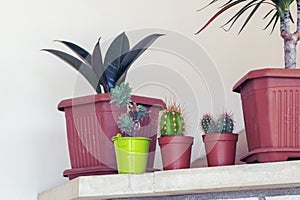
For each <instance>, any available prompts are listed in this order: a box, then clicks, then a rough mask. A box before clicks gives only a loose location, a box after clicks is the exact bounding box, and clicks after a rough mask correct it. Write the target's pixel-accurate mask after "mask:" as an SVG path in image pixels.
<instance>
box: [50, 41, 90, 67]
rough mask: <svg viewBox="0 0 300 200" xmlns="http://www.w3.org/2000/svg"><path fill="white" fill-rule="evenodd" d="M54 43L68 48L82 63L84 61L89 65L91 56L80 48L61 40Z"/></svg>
mask: <svg viewBox="0 0 300 200" xmlns="http://www.w3.org/2000/svg"><path fill="white" fill-rule="evenodd" d="M55 41H56V42H60V43H63V44H64V45H66V46H67V47H69V48H70V49H71V50H72V51H73V52H74V53H76V54H77V55H78V56H79V57H80V58H81V59H82V60H83V61H85V62H86V63H87V64H88V65H91V54H90V53H89V52H87V51H86V50H84V49H83V48H81V47H80V46H78V45H76V44H74V43H71V42H67V41H62V40H55Z"/></svg>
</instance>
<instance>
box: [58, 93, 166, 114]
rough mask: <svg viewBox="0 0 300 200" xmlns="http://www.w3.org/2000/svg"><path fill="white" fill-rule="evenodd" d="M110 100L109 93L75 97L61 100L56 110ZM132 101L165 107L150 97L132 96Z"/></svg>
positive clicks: (160, 100) (163, 103) (159, 100)
mask: <svg viewBox="0 0 300 200" xmlns="http://www.w3.org/2000/svg"><path fill="white" fill-rule="evenodd" d="M110 100H111V99H110V97H109V93H104V94H93V95H88V96H82V97H75V98H70V99H64V100H62V101H61V102H60V103H59V104H58V105H57V109H58V110H59V111H64V109H65V108H67V107H72V106H79V105H84V104H90V103H95V102H108V101H110ZM132 101H134V102H137V103H138V104H143V105H152V106H156V107H160V109H163V108H165V106H166V104H165V102H164V101H163V100H162V99H158V98H152V97H145V96H138V95H132Z"/></svg>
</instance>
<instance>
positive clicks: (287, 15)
mask: <svg viewBox="0 0 300 200" xmlns="http://www.w3.org/2000/svg"><path fill="white" fill-rule="evenodd" d="M218 2H223V3H222V4H221V6H220V7H219V11H218V12H217V13H215V14H214V15H213V16H212V17H211V18H210V19H209V20H208V22H207V23H206V24H205V25H204V26H203V27H202V28H201V29H200V30H199V31H198V32H197V33H196V34H198V33H200V32H202V31H203V30H204V29H205V28H206V27H207V26H208V25H209V24H210V23H211V22H213V21H214V20H215V19H217V18H218V17H219V16H220V15H221V14H222V13H224V12H226V11H228V10H230V9H231V8H234V7H238V6H241V8H240V9H239V10H238V11H237V12H236V13H235V14H234V15H233V16H232V17H231V18H229V19H228V20H227V21H226V22H225V24H223V26H221V27H222V28H224V29H225V30H227V31H228V30H230V29H231V28H232V26H233V25H234V24H235V23H236V22H237V20H238V19H239V18H240V17H241V16H243V15H244V14H245V13H246V11H248V10H251V11H250V13H249V15H248V16H247V18H246V19H245V22H244V23H243V25H242V27H241V29H240V31H239V33H240V32H241V31H242V30H243V29H244V28H245V27H246V25H247V24H248V22H249V21H250V20H251V18H252V17H253V16H254V14H255V13H257V11H258V9H259V8H260V7H262V6H263V5H267V6H271V8H270V10H269V11H268V12H267V13H266V15H265V17H264V19H267V18H270V20H269V21H268V23H267V24H266V26H265V27H264V29H267V28H269V27H271V32H273V31H274V29H275V28H276V25H277V24H278V22H279V21H280V34H281V37H282V38H283V40H284V61H285V68H287V69H289V68H296V46H297V43H298V41H299V40H300V1H299V0H226V1H222V0H212V1H211V2H210V3H209V4H208V5H206V6H205V7H204V8H206V7H208V6H211V5H214V4H216V3H218ZM293 3H296V4H297V18H296V19H297V28H296V30H295V31H294V32H293V31H292V30H291V27H290V24H291V22H294V20H293V19H294V18H293V17H292V14H291V6H292V4H293ZM202 9H203V8H202ZM202 9H200V10H202ZM226 27H227V28H226Z"/></svg>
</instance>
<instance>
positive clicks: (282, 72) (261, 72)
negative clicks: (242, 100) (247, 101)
mask: <svg viewBox="0 0 300 200" xmlns="http://www.w3.org/2000/svg"><path fill="white" fill-rule="evenodd" d="M265 77H274V78H300V69H282V68H264V69H257V70H251V71H249V72H248V73H247V74H246V75H245V76H243V77H242V78H241V79H240V80H239V81H238V82H237V83H236V84H235V85H234V86H233V88H232V91H233V92H236V93H240V90H241V87H242V85H243V84H244V83H245V82H246V81H249V80H251V79H256V78H265Z"/></svg>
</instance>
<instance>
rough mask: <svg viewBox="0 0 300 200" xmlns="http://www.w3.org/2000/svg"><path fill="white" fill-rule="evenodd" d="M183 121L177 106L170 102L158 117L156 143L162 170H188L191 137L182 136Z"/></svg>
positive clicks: (179, 108)
mask: <svg viewBox="0 0 300 200" xmlns="http://www.w3.org/2000/svg"><path fill="white" fill-rule="evenodd" d="M184 131H185V120H184V117H183V115H182V108H181V106H180V105H179V104H176V103H175V102H171V103H169V104H168V105H167V107H166V109H165V110H164V111H163V113H162V115H161V117H160V134H161V137H160V138H158V143H159V145H160V149H161V157H162V163H163V169H164V170H172V169H184V168H190V162H191V150H192V145H193V140H194V138H193V137H190V136H184Z"/></svg>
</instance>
